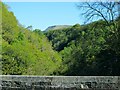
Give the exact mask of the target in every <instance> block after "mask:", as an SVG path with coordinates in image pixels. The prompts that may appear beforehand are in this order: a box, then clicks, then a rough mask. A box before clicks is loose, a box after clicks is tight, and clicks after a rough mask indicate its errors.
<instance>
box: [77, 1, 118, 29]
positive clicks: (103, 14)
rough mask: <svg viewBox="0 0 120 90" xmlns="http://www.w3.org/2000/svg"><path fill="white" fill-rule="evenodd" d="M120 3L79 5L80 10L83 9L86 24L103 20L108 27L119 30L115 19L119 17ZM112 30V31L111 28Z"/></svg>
mask: <svg viewBox="0 0 120 90" xmlns="http://www.w3.org/2000/svg"><path fill="white" fill-rule="evenodd" d="M119 5H120V3H119V2H84V3H80V4H78V5H77V7H78V8H79V9H82V10H83V11H82V15H84V16H85V18H86V22H88V21H90V20H93V19H103V20H104V21H105V22H106V24H107V25H108V26H110V25H111V24H112V25H113V26H114V29H116V28H117V25H116V23H115V22H114V21H115V19H116V18H117V17H118V15H119V12H120V11H119V9H118V7H119ZM110 29H112V28H111V27H110Z"/></svg>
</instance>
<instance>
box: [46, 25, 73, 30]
mask: <svg viewBox="0 0 120 90" xmlns="http://www.w3.org/2000/svg"><path fill="white" fill-rule="evenodd" d="M71 26H72V25H54V26H49V27H48V28H47V29H45V31H49V30H57V29H64V28H69V27H71Z"/></svg>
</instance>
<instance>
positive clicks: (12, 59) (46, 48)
mask: <svg viewBox="0 0 120 90" xmlns="http://www.w3.org/2000/svg"><path fill="white" fill-rule="evenodd" d="M2 9H3V13H2V16H3V18H2V19H3V22H2V26H3V27H2V35H3V37H2V41H3V42H2V66H3V67H2V71H3V74H6V75H7V74H10V75H18V74H19V75H53V74H54V73H53V72H54V71H56V70H57V68H59V67H60V65H61V57H60V56H59V55H58V53H57V52H55V51H53V50H52V47H51V44H50V43H49V42H48V40H47V38H46V37H45V35H44V34H43V33H42V32H41V31H40V30H38V29H36V30H34V31H31V30H28V29H30V28H31V27H29V28H24V27H23V26H21V25H18V22H17V20H16V18H15V16H14V14H13V13H12V12H10V11H8V9H7V8H6V6H5V5H4V4H3V7H2Z"/></svg>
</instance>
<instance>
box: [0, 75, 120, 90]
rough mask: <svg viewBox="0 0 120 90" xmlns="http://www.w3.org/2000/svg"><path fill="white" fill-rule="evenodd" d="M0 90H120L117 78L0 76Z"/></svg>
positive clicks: (119, 81)
mask: <svg viewBox="0 0 120 90" xmlns="http://www.w3.org/2000/svg"><path fill="white" fill-rule="evenodd" d="M0 81H2V83H1V85H0V87H1V88H2V90H120V77H119V76H74V77H73V76H6V75H2V76H0Z"/></svg>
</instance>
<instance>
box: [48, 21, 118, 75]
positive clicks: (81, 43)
mask: <svg viewBox="0 0 120 90" xmlns="http://www.w3.org/2000/svg"><path fill="white" fill-rule="evenodd" d="M111 27H112V25H111ZM113 31H114V29H113ZM113 31H111V30H109V26H107V25H106V23H105V22H104V21H103V20H99V21H95V22H93V23H90V24H87V25H82V26H80V25H79V24H76V25H74V26H73V27H71V28H69V29H65V30H64V29H62V30H56V31H49V32H47V33H46V36H47V37H48V39H49V40H50V41H51V42H52V45H53V48H54V49H55V50H58V51H59V52H60V54H61V56H62V65H61V67H60V68H59V69H58V70H57V71H56V72H57V74H58V75H72V76H74V75H120V73H119V70H120V67H119V65H120V60H119V58H120V54H118V52H119V51H118V50H116V51H115V48H113V47H112V46H113V44H112V43H113V41H112V43H110V42H111V40H113V39H115V37H114V34H113V33H112V32H113ZM116 33H117V32H116ZM64 38H66V41H65V40H64ZM114 41H115V42H114V46H115V45H119V44H118V43H119V42H118V41H116V40H114ZM58 42H60V43H58ZM61 43H62V45H63V46H62V49H60V48H61V47H60V46H61ZM117 47H120V45H119V46H116V48H117ZM56 48H57V49H56ZM110 49H112V50H110ZM108 63H110V64H108ZM104 67H105V68H104Z"/></svg>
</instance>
